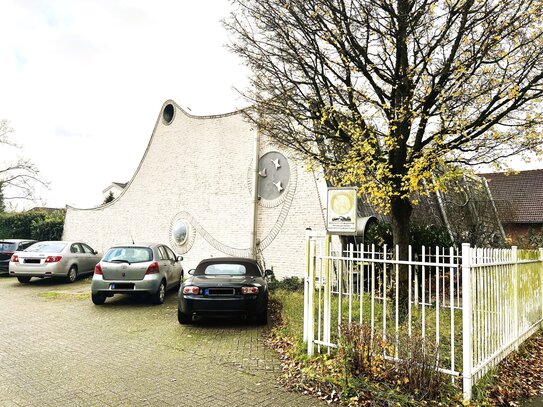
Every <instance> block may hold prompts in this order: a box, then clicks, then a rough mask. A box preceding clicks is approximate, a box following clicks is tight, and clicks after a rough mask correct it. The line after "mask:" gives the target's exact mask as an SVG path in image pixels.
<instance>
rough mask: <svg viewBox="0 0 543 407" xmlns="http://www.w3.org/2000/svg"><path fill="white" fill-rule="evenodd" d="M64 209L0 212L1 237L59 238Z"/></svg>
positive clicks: (62, 226) (62, 225)
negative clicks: (49, 211) (48, 211)
mask: <svg viewBox="0 0 543 407" xmlns="http://www.w3.org/2000/svg"><path fill="white" fill-rule="evenodd" d="M63 228H64V211H55V212H52V213H47V212H4V213H0V238H1V239H35V240H60V239H62V230H63Z"/></svg>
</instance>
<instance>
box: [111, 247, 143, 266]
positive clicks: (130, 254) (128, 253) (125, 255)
mask: <svg viewBox="0 0 543 407" xmlns="http://www.w3.org/2000/svg"><path fill="white" fill-rule="evenodd" d="M151 260H153V251H152V250H151V249H149V248H148V247H112V248H111V249H109V250H108V251H107V253H106V255H105V256H104V258H103V259H102V261H105V262H108V263H111V262H116V261H119V262H128V263H143V262H146V261H151Z"/></svg>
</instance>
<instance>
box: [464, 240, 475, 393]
mask: <svg viewBox="0 0 543 407" xmlns="http://www.w3.org/2000/svg"><path fill="white" fill-rule="evenodd" d="M470 262H471V248H470V245H469V243H462V357H463V364H462V370H463V372H462V379H463V389H464V399H466V400H470V399H471V387H472V385H473V378H472V373H471V370H472V366H473V332H472V331H473V326H472V323H473V321H472V317H473V314H472V303H471V264H470Z"/></svg>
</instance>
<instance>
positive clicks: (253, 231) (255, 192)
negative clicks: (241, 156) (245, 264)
mask: <svg viewBox="0 0 543 407" xmlns="http://www.w3.org/2000/svg"><path fill="white" fill-rule="evenodd" d="M253 147H254V150H253V202H252V203H253V204H252V207H251V212H252V213H251V215H252V216H251V219H252V224H251V236H250V239H251V240H250V242H249V245H250V246H249V247H250V248H251V249H250V252H251V258H253V259H255V260H256V257H257V256H256V253H257V244H256V241H257V226H258V225H257V215H258V159H259V158H260V135H259V133H258V130H256V131H255V135H254V139H253Z"/></svg>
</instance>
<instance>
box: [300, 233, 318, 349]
mask: <svg viewBox="0 0 543 407" xmlns="http://www.w3.org/2000/svg"><path fill="white" fill-rule="evenodd" d="M307 249H308V253H309V254H308V263H307V265H308V270H307V273H308V275H307V279H308V281H307V283H306V286H307V294H308V295H307V302H306V304H307V314H304V317H306V316H307V319H306V320H305V324H304V325H305V326H304V331H305V333H306V334H307V338H306V340H307V354H308V355H309V356H313V354H314V353H315V344H314V343H313V341H314V340H315V315H314V309H315V308H314V303H313V296H314V295H315V266H316V258H315V257H316V253H315V251H316V241H313V242H312V241H311V239H308V244H307ZM304 311H306V310H304ZM319 317H320V316H319Z"/></svg>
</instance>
